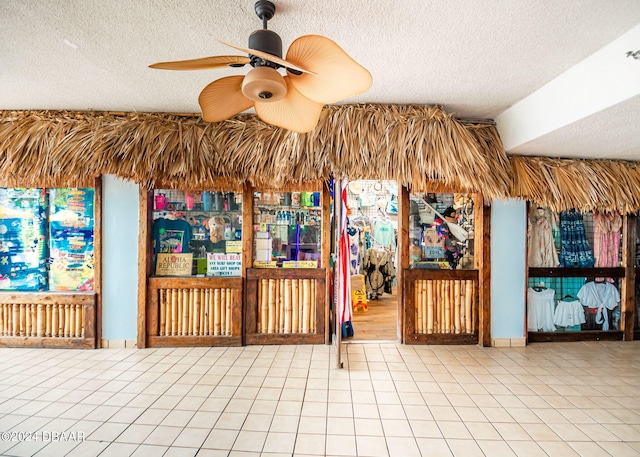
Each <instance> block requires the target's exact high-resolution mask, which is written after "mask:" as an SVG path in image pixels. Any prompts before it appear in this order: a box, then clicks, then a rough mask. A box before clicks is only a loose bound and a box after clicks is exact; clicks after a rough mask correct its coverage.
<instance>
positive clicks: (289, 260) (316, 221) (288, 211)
mask: <svg viewBox="0 0 640 457" xmlns="http://www.w3.org/2000/svg"><path fill="white" fill-rule="evenodd" d="M320 200H321V193H320V192H255V193H254V214H253V230H254V243H255V245H254V250H253V252H254V259H253V260H254V262H253V266H254V267H257V268H269V267H282V268H318V267H320V264H321V253H322V250H321V248H322V245H321V242H322V207H321V201H320Z"/></svg>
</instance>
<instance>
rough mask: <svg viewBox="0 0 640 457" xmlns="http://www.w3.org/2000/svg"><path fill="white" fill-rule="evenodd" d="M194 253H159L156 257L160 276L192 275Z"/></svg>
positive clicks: (157, 270)
mask: <svg viewBox="0 0 640 457" xmlns="http://www.w3.org/2000/svg"><path fill="white" fill-rule="evenodd" d="M192 261H193V254H192V253H188V254H171V253H159V254H158V258H157V259H156V275H158V276H191V265H192Z"/></svg>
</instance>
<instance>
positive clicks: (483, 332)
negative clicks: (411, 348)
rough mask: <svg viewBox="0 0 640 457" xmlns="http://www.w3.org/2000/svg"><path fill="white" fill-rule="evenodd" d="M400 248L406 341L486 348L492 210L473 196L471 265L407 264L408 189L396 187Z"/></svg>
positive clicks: (400, 280)
mask: <svg viewBox="0 0 640 457" xmlns="http://www.w3.org/2000/svg"><path fill="white" fill-rule="evenodd" d="M398 200H399V221H400V224H401V229H400V231H399V233H398V248H399V250H400V252H399V254H400V255H399V262H400V268H399V269H398V271H399V273H401V275H402V278H399V284H400V283H401V284H402V291H401V293H399V294H398V295H399V300H401V301H402V302H401V303H400V304H399V312H402V315H403V316H404V319H403V326H402V329H403V332H402V334H403V337H404V343H406V344H480V345H482V346H490V344H491V342H490V341H491V339H490V321H491V319H490V314H489V312H490V307H489V291H490V285H489V277H490V276H489V272H490V264H489V262H490V260H489V243H490V238H489V233H488V228H489V225H490V208H489V207H488V206H483V204H482V198H481V197H480V196H479V195H474V196H473V200H474V207H475V208H476V212H475V217H474V223H475V228H474V231H475V238H474V243H475V247H474V253H475V255H474V265H473V267H474V268H473V269H466V270H462V269H458V270H439V269H428V268H425V269H422V268H410V262H409V231H408V227H409V192H408V190H407V189H406V188H402V189H401V190H400V195H399V198H398Z"/></svg>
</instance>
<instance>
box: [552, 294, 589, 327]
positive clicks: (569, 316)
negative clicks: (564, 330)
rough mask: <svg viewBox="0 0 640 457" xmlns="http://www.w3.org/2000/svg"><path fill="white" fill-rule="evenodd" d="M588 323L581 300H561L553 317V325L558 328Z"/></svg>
mask: <svg viewBox="0 0 640 457" xmlns="http://www.w3.org/2000/svg"><path fill="white" fill-rule="evenodd" d="M585 322H586V319H585V318H584V308H583V307H582V304H580V300H568V301H565V300H560V301H559V302H558V306H557V307H556V311H555V314H554V315H553V323H554V324H556V325H557V326H558V327H573V326H575V325H581V324H584V323H585Z"/></svg>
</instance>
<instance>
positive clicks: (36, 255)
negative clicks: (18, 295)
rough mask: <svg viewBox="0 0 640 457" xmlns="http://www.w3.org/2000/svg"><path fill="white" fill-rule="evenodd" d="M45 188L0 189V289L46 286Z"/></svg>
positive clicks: (37, 288)
mask: <svg viewBox="0 0 640 457" xmlns="http://www.w3.org/2000/svg"><path fill="white" fill-rule="evenodd" d="M46 197H47V195H46V191H45V189H25V188H11V189H0V289H6V290H46V289H47V276H48V275H47V243H46V235H47V227H46V222H47V214H46V213H47V198H46Z"/></svg>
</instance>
